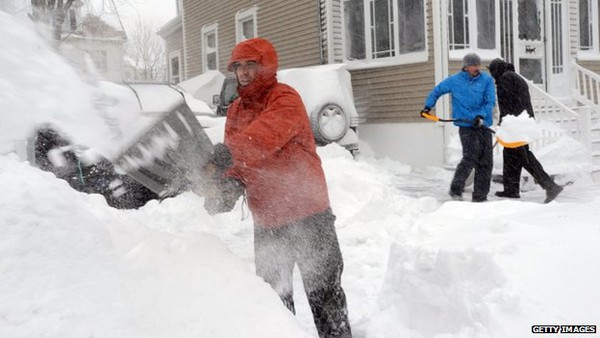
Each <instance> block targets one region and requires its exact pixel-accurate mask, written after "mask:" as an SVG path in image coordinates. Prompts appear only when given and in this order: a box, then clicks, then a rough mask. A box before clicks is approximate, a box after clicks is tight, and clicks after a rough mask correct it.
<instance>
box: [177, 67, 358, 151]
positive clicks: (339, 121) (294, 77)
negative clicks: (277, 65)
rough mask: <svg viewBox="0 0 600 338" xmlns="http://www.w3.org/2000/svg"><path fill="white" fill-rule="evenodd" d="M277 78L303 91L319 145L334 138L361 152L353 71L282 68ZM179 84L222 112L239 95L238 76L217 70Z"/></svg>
mask: <svg viewBox="0 0 600 338" xmlns="http://www.w3.org/2000/svg"><path fill="white" fill-rule="evenodd" d="M277 78H278V80H279V82H282V83H285V84H288V85H290V86H292V87H293V88H294V89H295V90H296V91H297V92H298V93H299V94H300V96H301V98H302V101H303V102H304V105H305V107H306V110H307V113H308V116H309V119H310V123H311V127H312V130H313V134H314V136H315V140H316V142H317V144H318V145H321V146H322V145H327V144H330V143H332V142H335V143H337V144H339V145H341V146H343V147H344V148H346V149H348V151H350V152H351V153H352V154H353V155H354V154H356V153H358V150H359V147H358V125H359V117H358V113H357V111H356V107H355V106H354V97H353V93H352V83H351V77H350V72H349V71H348V70H347V69H346V66H345V65H344V64H332V65H321V66H311V67H303V68H290V69H285V70H280V71H278V72H277ZM179 86H181V87H182V88H183V89H185V90H186V91H188V92H189V93H190V94H192V95H193V96H194V97H197V98H199V99H201V100H204V101H206V102H211V108H213V110H214V111H215V113H216V114H217V115H220V116H225V115H226V114H227V109H228V108H229V105H230V104H231V103H232V102H233V101H234V100H235V99H236V98H237V96H238V95H237V80H236V78H235V77H234V76H225V75H223V74H222V73H220V72H218V71H208V72H205V73H203V74H201V75H199V76H196V77H194V78H192V79H189V80H187V81H184V82H181V83H180V84H179ZM217 93H218V94H217Z"/></svg>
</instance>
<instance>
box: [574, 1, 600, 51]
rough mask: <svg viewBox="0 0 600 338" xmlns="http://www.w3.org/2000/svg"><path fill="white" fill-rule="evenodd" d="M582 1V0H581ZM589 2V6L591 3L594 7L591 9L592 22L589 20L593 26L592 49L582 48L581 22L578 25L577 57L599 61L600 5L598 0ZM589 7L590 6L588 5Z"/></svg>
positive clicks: (579, 17) (578, 3) (578, 4)
mask: <svg viewBox="0 0 600 338" xmlns="http://www.w3.org/2000/svg"><path fill="white" fill-rule="evenodd" d="M580 1H581V0H580ZM580 1H578V2H577V6H578V12H577V16H578V19H579V20H581V15H579V14H580V13H579V6H580ZM586 1H587V2H588V6H589V5H591V6H592V8H591V10H590V12H591V13H590V14H591V18H588V20H590V19H591V24H590V23H589V22H588V26H589V25H591V26H592V27H593V29H592V31H591V34H592V36H591V39H592V45H591V46H590V49H581V23H580V24H579V27H578V33H579V39H578V41H577V59H579V60H590V61H598V60H600V5H599V4H598V0H586ZM588 8H589V7H588Z"/></svg>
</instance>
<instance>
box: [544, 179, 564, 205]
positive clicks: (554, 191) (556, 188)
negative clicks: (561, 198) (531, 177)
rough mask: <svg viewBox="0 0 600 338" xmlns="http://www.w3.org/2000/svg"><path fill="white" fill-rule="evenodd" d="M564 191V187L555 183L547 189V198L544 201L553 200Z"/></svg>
mask: <svg viewBox="0 0 600 338" xmlns="http://www.w3.org/2000/svg"><path fill="white" fill-rule="evenodd" d="M562 191H563V187H561V186H560V185H558V184H553V185H552V186H551V187H550V188H548V189H546V200H545V201H544V203H550V202H552V201H553V200H554V199H555V198H556V196H558V194H560V193H561V192H562Z"/></svg>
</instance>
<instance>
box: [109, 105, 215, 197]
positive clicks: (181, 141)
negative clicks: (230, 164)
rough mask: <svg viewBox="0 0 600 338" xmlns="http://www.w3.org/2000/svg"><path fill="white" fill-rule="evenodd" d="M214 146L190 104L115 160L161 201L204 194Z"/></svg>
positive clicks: (160, 122) (165, 118)
mask: <svg viewBox="0 0 600 338" xmlns="http://www.w3.org/2000/svg"><path fill="white" fill-rule="evenodd" d="M212 151H213V144H212V142H211V141H210V139H209V138H208V135H207V134H206V132H205V131H204V129H203V128H202V126H201V125H200V123H199V122H198V120H197V119H196V117H195V116H194V114H193V113H192V111H191V110H190V108H189V107H188V105H187V104H185V103H183V104H180V105H178V106H175V107H174V108H173V109H171V110H170V111H169V112H167V113H166V114H165V115H164V116H163V117H162V118H161V119H160V120H158V121H157V122H156V123H155V124H154V125H153V126H152V127H151V128H150V129H149V130H147V131H146V133H144V134H143V135H142V136H141V137H140V138H139V139H138V140H137V141H136V142H134V143H133V144H131V145H130V146H129V147H128V148H127V149H126V150H125V151H123V152H122V153H121V154H120V155H119V156H118V157H117V159H116V160H115V161H114V163H115V165H116V167H118V168H120V169H121V170H122V171H125V172H126V173H127V174H128V175H129V176H131V177H133V178H134V179H135V180H136V181H138V182H140V183H141V184H142V185H144V186H146V187H147V188H148V189H150V190H152V191H153V192H154V193H156V194H157V195H158V196H160V197H161V198H166V197H169V196H174V195H176V194H178V193H180V192H181V191H183V190H185V189H187V188H190V189H191V190H192V191H194V192H195V193H197V192H202V189H201V188H202V185H203V184H204V183H205V182H203V181H204V179H205V178H204V175H203V172H202V168H204V166H205V165H206V164H207V163H208V160H209V159H210V156H211V154H212Z"/></svg>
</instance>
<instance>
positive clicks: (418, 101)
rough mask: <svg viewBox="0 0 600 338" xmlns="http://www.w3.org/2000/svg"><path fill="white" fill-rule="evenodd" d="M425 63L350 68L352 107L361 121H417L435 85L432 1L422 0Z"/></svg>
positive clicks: (420, 119)
mask: <svg viewBox="0 0 600 338" xmlns="http://www.w3.org/2000/svg"><path fill="white" fill-rule="evenodd" d="M426 17H427V25H426V27H427V51H428V53H429V59H428V61H427V62H421V63H413V64H407V65H400V66H389V67H381V68H371V69H362V70H352V71H351V73H352V85H353V90H354V99H355V105H356V109H357V110H358V113H359V116H360V117H361V120H363V121H364V122H365V123H382V122H392V123H398V122H400V123H402V122H421V121H422V120H423V119H422V118H421V117H419V112H420V111H421V109H423V104H424V103H425V99H426V97H427V94H428V93H429V91H430V90H431V89H432V88H433V86H434V85H435V65H434V48H433V24H432V22H433V21H432V20H433V11H432V1H431V0H427V2H426Z"/></svg>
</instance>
